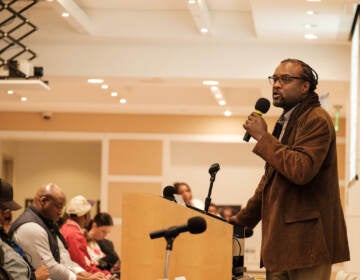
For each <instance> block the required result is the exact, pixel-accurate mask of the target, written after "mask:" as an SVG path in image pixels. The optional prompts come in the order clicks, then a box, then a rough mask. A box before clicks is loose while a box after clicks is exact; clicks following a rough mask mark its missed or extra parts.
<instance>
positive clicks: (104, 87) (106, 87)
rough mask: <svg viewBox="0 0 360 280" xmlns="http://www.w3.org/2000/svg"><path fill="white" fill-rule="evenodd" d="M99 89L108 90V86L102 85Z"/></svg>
mask: <svg viewBox="0 0 360 280" xmlns="http://www.w3.org/2000/svg"><path fill="white" fill-rule="evenodd" d="M101 88H102V89H108V88H109V86H108V85H106V84H103V85H101Z"/></svg>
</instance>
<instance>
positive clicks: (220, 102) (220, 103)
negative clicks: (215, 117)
mask: <svg viewBox="0 0 360 280" xmlns="http://www.w3.org/2000/svg"><path fill="white" fill-rule="evenodd" d="M218 103H219V105H220V106H225V105H226V101H225V100H224V99H221V100H219V102H218Z"/></svg>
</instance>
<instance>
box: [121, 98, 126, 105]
mask: <svg viewBox="0 0 360 280" xmlns="http://www.w3.org/2000/svg"><path fill="white" fill-rule="evenodd" d="M119 102H120V104H125V103H126V102H127V100H126V99H125V98H120V100H119Z"/></svg>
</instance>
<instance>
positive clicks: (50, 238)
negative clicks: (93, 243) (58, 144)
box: [9, 183, 108, 280]
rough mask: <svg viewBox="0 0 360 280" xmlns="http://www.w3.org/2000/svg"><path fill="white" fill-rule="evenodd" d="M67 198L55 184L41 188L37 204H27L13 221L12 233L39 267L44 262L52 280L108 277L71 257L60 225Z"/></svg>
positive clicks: (36, 197) (100, 278)
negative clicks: (86, 267)
mask: <svg viewBox="0 0 360 280" xmlns="http://www.w3.org/2000/svg"><path fill="white" fill-rule="evenodd" d="M65 202H66V198H65V194H64V193H63V191H62V190H61V189H60V188H59V187H58V186H57V185H55V184H53V183H49V184H47V185H46V186H44V187H42V188H40V189H39V190H38V191H37V192H36V194H35V197H34V202H33V205H32V206H30V207H28V208H26V210H25V212H24V213H23V214H21V215H20V216H19V217H18V218H17V219H16V220H15V221H14V223H13V224H12V226H11V228H10V231H9V234H10V236H12V237H13V239H14V240H15V241H16V242H17V243H18V244H19V245H20V246H21V248H23V250H24V252H25V254H26V256H29V258H28V259H29V261H31V265H32V266H33V267H35V268H38V267H40V266H41V264H44V265H45V266H46V267H47V268H48V269H49V272H50V279H51V280H64V279H66V280H88V279H89V280H90V279H91V280H106V279H108V277H105V276H104V274H102V273H94V274H91V273H89V272H86V271H85V270H84V269H83V268H81V267H80V266H79V265H78V264H76V263H75V262H73V261H71V258H70V255H69V252H68V251H67V249H66V247H67V245H66V242H65V240H64V237H63V236H62V235H61V233H60V231H59V228H58V226H57V221H58V219H59V218H60V217H61V215H62V210H63V208H64V205H65Z"/></svg>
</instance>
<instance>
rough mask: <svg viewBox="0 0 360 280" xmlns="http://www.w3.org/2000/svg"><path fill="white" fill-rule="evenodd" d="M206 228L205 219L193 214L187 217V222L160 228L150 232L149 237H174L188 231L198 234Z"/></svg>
mask: <svg viewBox="0 0 360 280" xmlns="http://www.w3.org/2000/svg"><path fill="white" fill-rule="evenodd" d="M205 230H206V221H205V219H204V218H203V217H200V216H195V217H192V218H190V219H188V222H187V224H185V225H179V226H172V227H169V228H166V229H160V230H157V231H153V232H150V238H151V239H155V238H160V237H165V238H174V237H176V236H178V235H179V234H180V233H182V232H186V231H188V232H190V233H192V234H199V233H202V232H204V231H205Z"/></svg>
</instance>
